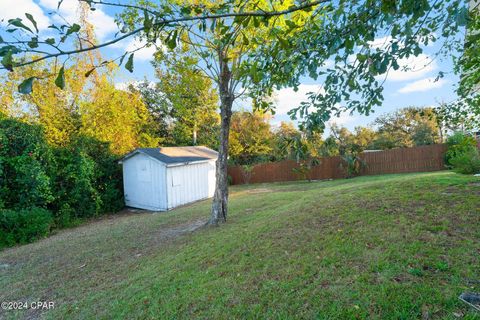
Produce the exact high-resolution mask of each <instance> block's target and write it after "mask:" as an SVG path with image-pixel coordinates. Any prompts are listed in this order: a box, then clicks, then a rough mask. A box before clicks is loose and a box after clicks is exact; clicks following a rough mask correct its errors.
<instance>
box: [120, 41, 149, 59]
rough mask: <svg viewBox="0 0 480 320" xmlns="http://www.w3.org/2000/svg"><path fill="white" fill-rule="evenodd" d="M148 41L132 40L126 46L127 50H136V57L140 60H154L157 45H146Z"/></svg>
mask: <svg viewBox="0 0 480 320" xmlns="http://www.w3.org/2000/svg"><path fill="white" fill-rule="evenodd" d="M145 45H146V42H145V41H144V40H139V39H133V40H131V41H130V42H129V43H128V44H127V46H126V47H125V50H126V51H133V50H137V49H139V50H137V51H135V55H134V57H135V59H138V60H143V61H145V60H153V55H154V54H155V52H156V51H157V46H155V45H153V44H151V45H149V46H145Z"/></svg>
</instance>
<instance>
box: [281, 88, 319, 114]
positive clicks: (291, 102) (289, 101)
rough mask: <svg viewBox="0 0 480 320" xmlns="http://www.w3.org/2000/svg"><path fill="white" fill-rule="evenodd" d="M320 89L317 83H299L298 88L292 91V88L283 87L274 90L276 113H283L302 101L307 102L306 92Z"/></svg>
mask: <svg viewBox="0 0 480 320" xmlns="http://www.w3.org/2000/svg"><path fill="white" fill-rule="evenodd" d="M320 90H323V89H322V86H321V85H318V84H301V85H299V86H298V90H297V91H294V90H293V88H285V89H281V90H278V91H276V92H275V101H276V108H275V110H276V114H278V115H284V114H287V112H288V111H290V110H292V109H293V108H296V107H298V106H300V103H301V102H302V101H305V102H307V101H308V97H307V93H309V92H315V93H317V92H319V91H320Z"/></svg>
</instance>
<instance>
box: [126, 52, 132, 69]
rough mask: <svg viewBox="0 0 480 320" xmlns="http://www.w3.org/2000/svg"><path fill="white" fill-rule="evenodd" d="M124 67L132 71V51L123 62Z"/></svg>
mask: <svg viewBox="0 0 480 320" xmlns="http://www.w3.org/2000/svg"><path fill="white" fill-rule="evenodd" d="M125 69H127V70H128V71H130V72H133V53H132V54H130V56H129V57H128V60H127V63H126V64H125Z"/></svg>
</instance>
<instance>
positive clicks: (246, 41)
mask: <svg viewBox="0 0 480 320" xmlns="http://www.w3.org/2000/svg"><path fill="white" fill-rule="evenodd" d="M242 36H243V44H244V45H246V46H248V44H249V43H250V41H248V38H247V36H246V35H245V34H244V33H242Z"/></svg>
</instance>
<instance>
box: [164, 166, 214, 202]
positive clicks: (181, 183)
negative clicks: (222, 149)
mask: <svg viewBox="0 0 480 320" xmlns="http://www.w3.org/2000/svg"><path fill="white" fill-rule="evenodd" d="M166 179H167V180H166V183H167V186H168V187H167V190H168V193H167V199H168V209H171V208H174V207H177V206H180V205H183V204H187V203H190V202H193V201H198V200H201V199H207V198H210V197H212V196H213V192H214V190H215V161H214V160H212V161H206V162H200V163H191V164H188V165H182V166H173V167H167V177H166ZM212 179H213V180H212ZM212 182H213V183H212Z"/></svg>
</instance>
